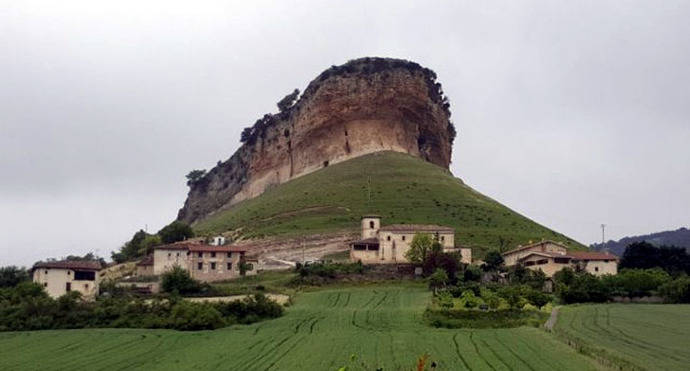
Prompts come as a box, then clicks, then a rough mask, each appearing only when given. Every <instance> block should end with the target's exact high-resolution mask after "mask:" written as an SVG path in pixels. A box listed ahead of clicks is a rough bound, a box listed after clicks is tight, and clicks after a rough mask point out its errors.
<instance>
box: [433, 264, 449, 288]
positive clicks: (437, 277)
mask: <svg viewBox="0 0 690 371" xmlns="http://www.w3.org/2000/svg"><path fill="white" fill-rule="evenodd" d="M446 283H448V274H446V271H445V270H443V269H441V268H436V270H435V271H434V273H432V274H431V276H429V288H430V289H432V290H434V292H436V289H439V288H441V287H444V286H445V285H446Z"/></svg>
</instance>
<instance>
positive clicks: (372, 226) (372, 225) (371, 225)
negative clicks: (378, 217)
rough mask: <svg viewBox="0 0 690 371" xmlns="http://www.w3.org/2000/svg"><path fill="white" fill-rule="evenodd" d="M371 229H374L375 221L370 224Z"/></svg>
mask: <svg viewBox="0 0 690 371" xmlns="http://www.w3.org/2000/svg"><path fill="white" fill-rule="evenodd" d="M369 228H371V229H374V221H373V220H372V221H370V222H369Z"/></svg>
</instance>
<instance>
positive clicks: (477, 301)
mask: <svg viewBox="0 0 690 371" xmlns="http://www.w3.org/2000/svg"><path fill="white" fill-rule="evenodd" d="M482 304H484V301H483V300H482V299H481V298H478V297H476V296H474V292H473V291H470V290H467V291H465V292H463V293H462V295H461V296H460V300H459V301H458V305H459V307H460V308H468V309H472V308H476V307H478V306H480V305H482Z"/></svg>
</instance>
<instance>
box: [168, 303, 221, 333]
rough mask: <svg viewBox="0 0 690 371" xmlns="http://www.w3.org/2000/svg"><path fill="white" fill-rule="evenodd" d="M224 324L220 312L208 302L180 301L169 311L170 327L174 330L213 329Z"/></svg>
mask: <svg viewBox="0 0 690 371" xmlns="http://www.w3.org/2000/svg"><path fill="white" fill-rule="evenodd" d="M223 326H225V321H224V320H223V317H222V316H221V314H220V312H219V311H218V310H217V309H216V308H214V307H213V306H211V305H210V304H205V303H204V304H198V303H190V302H187V301H184V300H183V301H180V302H179V303H177V304H175V305H174V306H173V308H172V311H171V313H170V327H171V328H174V329H176V330H215V329H217V328H221V327H223Z"/></svg>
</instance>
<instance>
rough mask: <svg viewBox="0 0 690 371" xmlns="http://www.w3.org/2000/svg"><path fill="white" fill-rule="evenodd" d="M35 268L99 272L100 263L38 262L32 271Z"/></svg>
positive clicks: (73, 261)
mask: <svg viewBox="0 0 690 371" xmlns="http://www.w3.org/2000/svg"><path fill="white" fill-rule="evenodd" d="M36 268H55V269H84V270H95V271H97V270H101V268H103V266H101V263H100V262H97V261H78V260H62V261H54V262H53V261H51V262H38V263H36V264H34V266H33V269H36Z"/></svg>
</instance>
